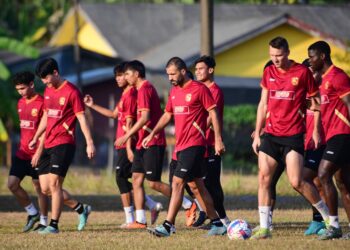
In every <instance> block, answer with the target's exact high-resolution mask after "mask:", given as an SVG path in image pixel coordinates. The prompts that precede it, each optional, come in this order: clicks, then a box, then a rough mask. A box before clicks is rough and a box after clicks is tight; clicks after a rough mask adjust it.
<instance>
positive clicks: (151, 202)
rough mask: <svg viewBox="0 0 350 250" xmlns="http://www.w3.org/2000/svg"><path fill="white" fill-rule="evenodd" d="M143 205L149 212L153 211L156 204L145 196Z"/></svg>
mask: <svg viewBox="0 0 350 250" xmlns="http://www.w3.org/2000/svg"><path fill="white" fill-rule="evenodd" d="M145 205H146V207H148V209H149V210H151V209H153V208H154V207H155V206H156V202H155V201H154V200H152V198H151V197H149V196H148V195H147V194H146V195H145Z"/></svg>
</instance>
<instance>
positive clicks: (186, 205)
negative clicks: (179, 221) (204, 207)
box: [182, 196, 192, 210]
mask: <svg viewBox="0 0 350 250" xmlns="http://www.w3.org/2000/svg"><path fill="white" fill-rule="evenodd" d="M191 206H192V202H191V201H190V200H189V199H187V198H186V197H185V196H184V198H183V199H182V207H183V209H185V210H186V209H190V208H191Z"/></svg>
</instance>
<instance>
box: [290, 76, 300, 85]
mask: <svg viewBox="0 0 350 250" xmlns="http://www.w3.org/2000/svg"><path fill="white" fill-rule="evenodd" d="M291 81H292V85H293V86H297V85H298V83H299V77H292V79H291Z"/></svg>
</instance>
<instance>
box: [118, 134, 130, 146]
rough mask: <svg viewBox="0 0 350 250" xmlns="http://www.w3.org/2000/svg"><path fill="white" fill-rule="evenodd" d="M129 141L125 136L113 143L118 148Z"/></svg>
mask: <svg viewBox="0 0 350 250" xmlns="http://www.w3.org/2000/svg"><path fill="white" fill-rule="evenodd" d="M128 139H129V137H128V136H127V135H123V136H122V137H119V138H118V139H117V140H116V141H115V145H116V146H118V147H121V146H122V145H124V144H125V143H126V141H127V140H128Z"/></svg>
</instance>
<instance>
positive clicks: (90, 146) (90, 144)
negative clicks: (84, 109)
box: [77, 113, 96, 159]
mask: <svg viewBox="0 0 350 250" xmlns="http://www.w3.org/2000/svg"><path fill="white" fill-rule="evenodd" d="M77 119H78V121H79V124H80V128H81V131H82V132H83V135H84V137H85V141H86V153H87V157H88V158H89V159H92V158H93V157H94V156H95V153H96V149H95V145H94V141H93V139H92V136H91V132H90V128H89V126H88V124H87V121H86V117H85V114H84V113H79V114H77Z"/></svg>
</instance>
